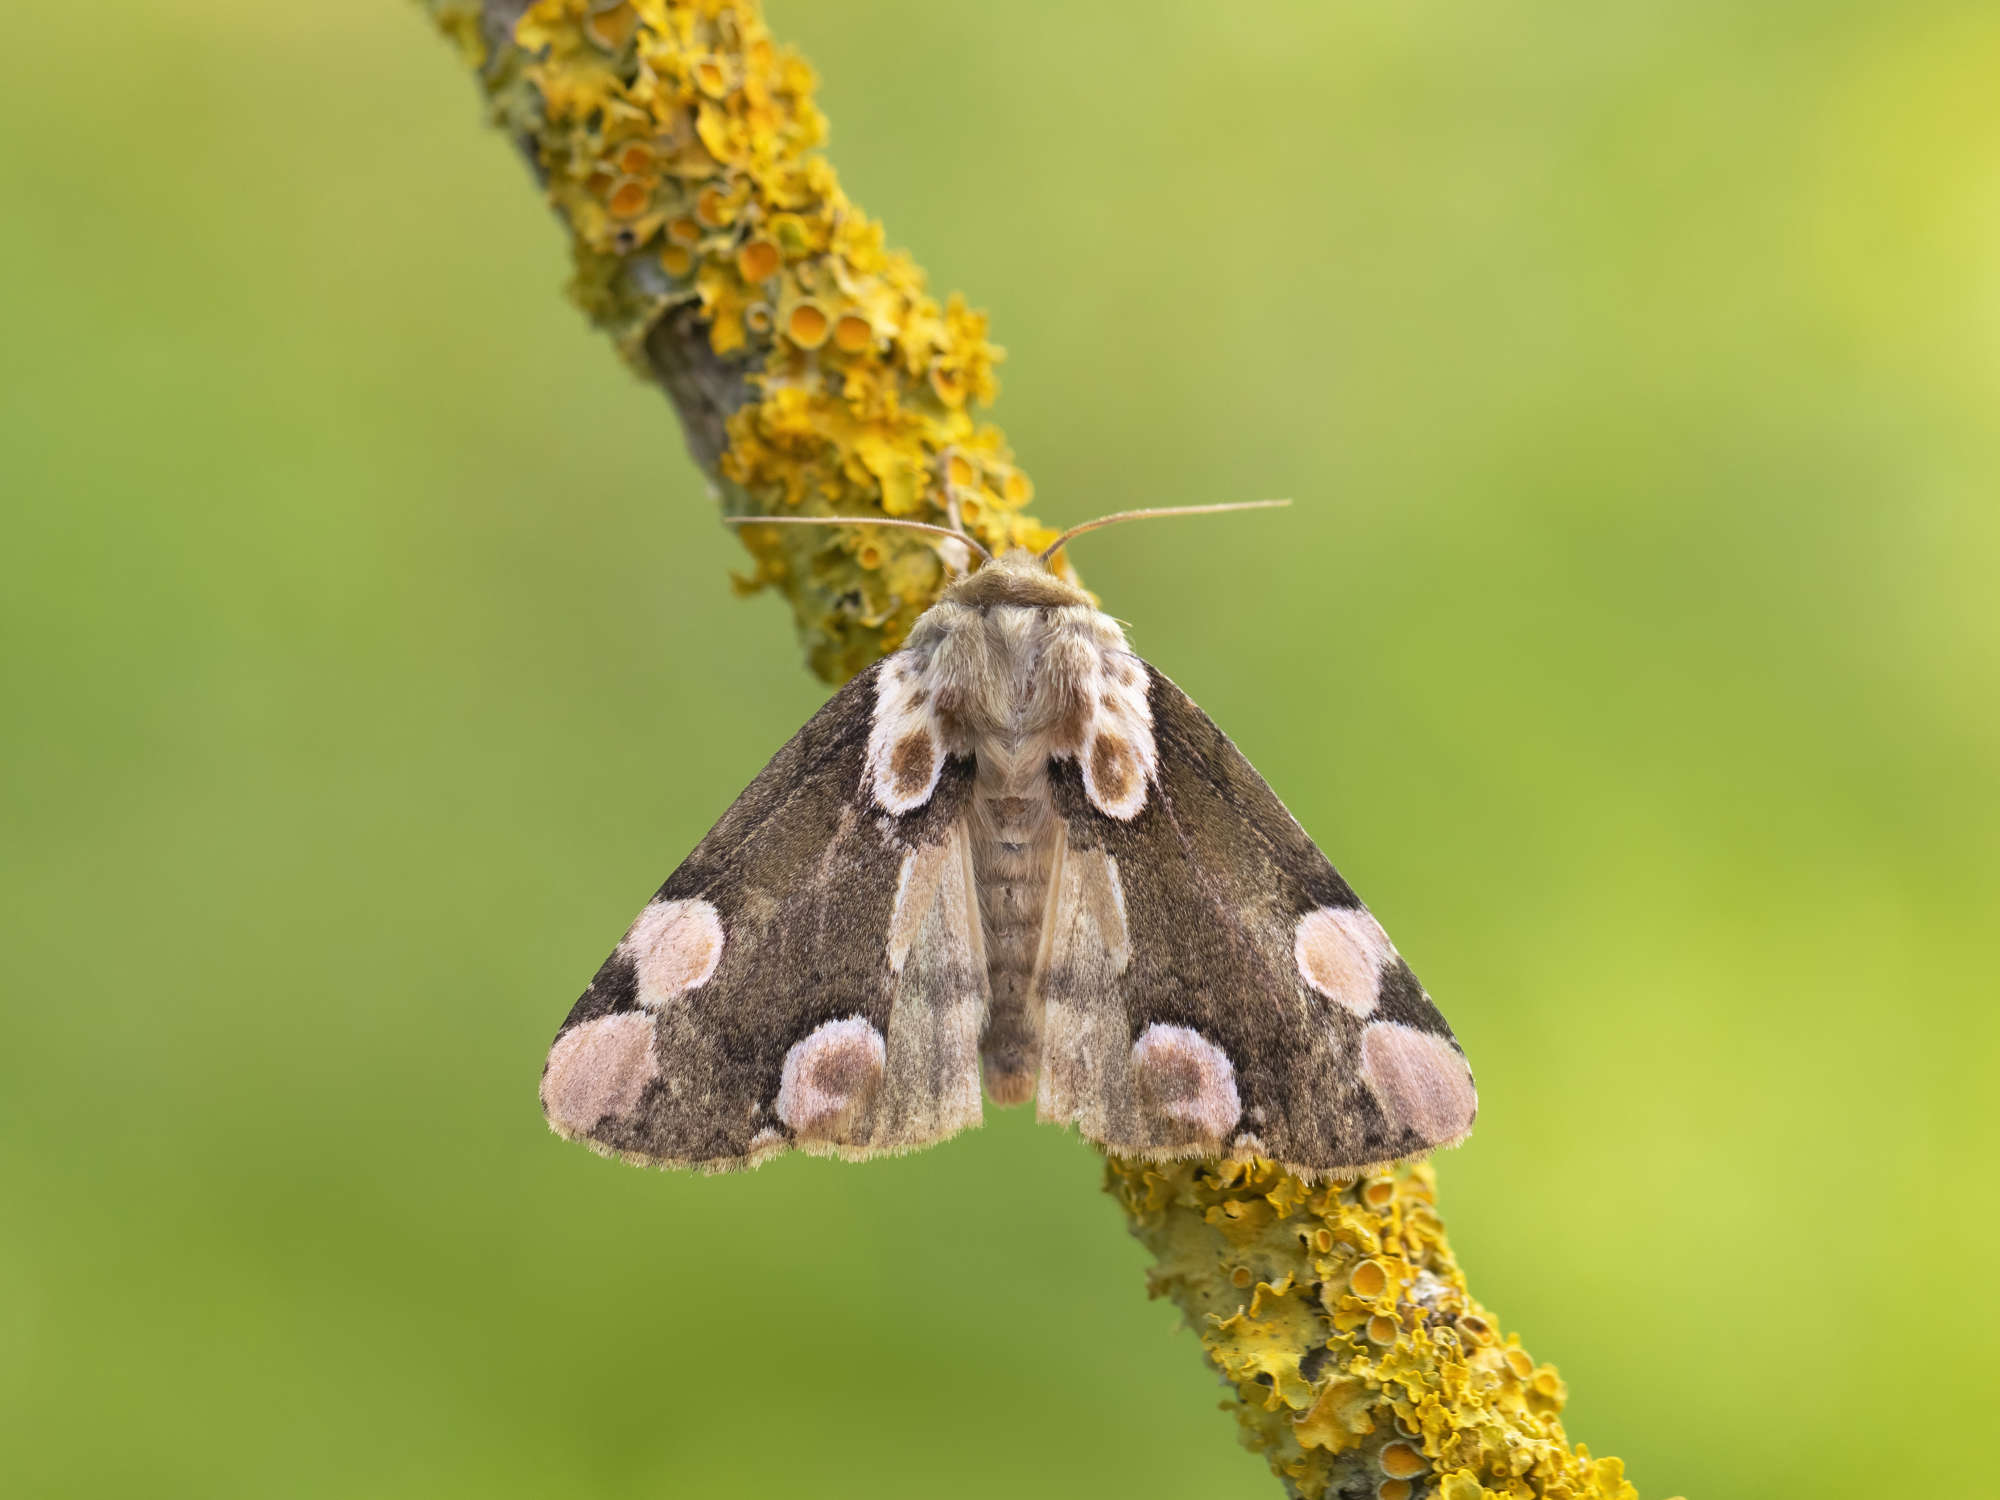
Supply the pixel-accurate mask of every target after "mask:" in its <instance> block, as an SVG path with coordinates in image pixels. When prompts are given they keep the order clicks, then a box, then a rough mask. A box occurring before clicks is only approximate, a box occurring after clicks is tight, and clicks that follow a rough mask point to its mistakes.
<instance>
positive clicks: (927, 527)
mask: <svg viewBox="0 0 2000 1500" xmlns="http://www.w3.org/2000/svg"><path fill="white" fill-rule="evenodd" d="M722 524H723V525H724V526H900V527H902V528H903V530H905V531H928V532H932V533H934V534H935V535H937V536H947V537H950V538H951V539H952V540H953V541H954V542H963V543H965V545H966V546H968V547H970V548H971V549H972V550H973V551H974V552H977V553H978V554H979V555H980V556H981V557H983V558H985V559H986V560H987V561H988V562H992V561H993V554H992V553H991V552H988V551H987V550H986V549H985V548H984V547H982V546H980V545H979V543H977V542H975V541H974V540H973V539H972V538H971V537H969V536H967V535H966V534H965V533H964V532H962V531H953V530H952V529H951V528H950V527H948V526H933V525H931V524H930V522H928V521H897V520H892V519H888V518H885V517H882V516H724V517H723V518H722Z"/></svg>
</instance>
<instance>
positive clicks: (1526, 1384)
mask: <svg viewBox="0 0 2000 1500" xmlns="http://www.w3.org/2000/svg"><path fill="white" fill-rule="evenodd" d="M1106 1185H1107V1187H1108V1188H1109V1190H1110V1191H1111V1193H1112V1194H1113V1196H1115V1197H1116V1198H1117V1199H1118V1201H1119V1203H1120V1204H1121V1205H1122V1206H1123V1207H1124V1209H1125V1211H1126V1212H1127V1214H1129V1215H1130V1216H1131V1220H1132V1227H1133V1232H1134V1233H1135V1234H1137V1235H1138V1237H1139V1238H1140V1239H1141V1240H1142V1241H1143V1242H1144V1243H1145V1245H1146V1248H1147V1249H1148V1250H1150V1251H1151V1252H1152V1254H1153V1256H1154V1259H1155V1262H1156V1264H1155V1268H1154V1270H1153V1272H1152V1274H1151V1277H1150V1281H1151V1289H1152V1291H1153V1293H1154V1295H1156V1296H1166V1297H1171V1298H1172V1299H1173V1300H1174V1301H1175V1302H1176V1303H1178V1304H1179V1305H1180V1307H1181V1310H1182V1311H1183V1313H1185V1314H1186V1316H1187V1320H1188V1322H1189V1324H1190V1325H1192V1326H1193V1327H1194V1329H1195V1331H1196V1332H1197V1333H1198V1334H1200V1336H1201V1341H1202V1346H1203V1348H1204V1349H1205V1350H1206V1351H1207V1354H1208V1357H1209V1360H1210V1361H1211V1362H1212V1363H1213V1364H1214V1365H1215V1367H1216V1369H1217V1370H1218V1371H1220V1372H1221V1374H1222V1375H1223V1377H1224V1378H1225V1380H1226V1381H1227V1382H1228V1383H1229V1384H1230V1385H1232V1386H1233V1387H1234V1389H1235V1394H1234V1396H1233V1397H1232V1399H1230V1400H1229V1401H1228V1402H1226V1403H1225V1406H1226V1408H1227V1409H1229V1410H1231V1411H1233V1412H1234V1413H1235V1415H1236V1419H1237V1422H1238V1425H1239V1433H1240V1435H1241V1437H1242V1438H1243V1441H1244V1443H1245V1444H1246V1445H1247V1446H1249V1447H1251V1448H1253V1449H1255V1450H1257V1451H1258V1452H1261V1453H1262V1454H1263V1455H1264V1457H1265V1458H1266V1460H1267V1461H1268V1462H1269V1463H1270V1465H1271V1469H1272V1471H1273V1473H1275V1474H1276V1475H1278V1476H1279V1477H1280V1478H1281V1479H1283V1480H1284V1482H1285V1484H1286V1486H1287V1488H1288V1489H1289V1490H1290V1491H1291V1492H1292V1493H1293V1494H1295V1495H1298V1496H1300V1497H1302V1500H1320V1497H1321V1496H1325V1495H1330V1494H1355V1493H1373V1494H1376V1495H1378V1496H1388V1497H1391V1500H1393V1497H1396V1496H1404V1497H1407V1496H1410V1495H1413V1494H1415V1493H1418V1492H1419V1491H1421V1492H1423V1493H1427V1494H1428V1493H1432V1492H1433V1488H1432V1487H1433V1486H1435V1491H1434V1492H1435V1493H1437V1494H1438V1495H1441V1496H1453V1497H1460V1500H1497V1497H1503V1496H1504V1497H1510V1500H1530V1497H1546V1500H1636V1496H1637V1491H1635V1490H1634V1489H1633V1488H1632V1486H1631V1485H1630V1484H1628V1483H1627V1482H1626V1480H1625V1476H1624V1467H1623V1465H1621V1464H1619V1463H1618V1462H1617V1461H1616V1460H1615V1459H1604V1460H1593V1459H1592V1458H1591V1457H1590V1454H1589V1451H1588V1450H1587V1449H1585V1448H1583V1447H1581V1446H1575V1447H1572V1446H1571V1444H1570V1442H1569V1440H1568V1438H1567V1437H1566V1436H1565V1434H1564V1432H1563V1427H1562V1420H1561V1417H1560V1415H1559V1414H1560V1412H1561V1410H1562V1406H1563V1401H1564V1397H1565V1394H1566V1393H1565V1392H1564V1390H1563V1388H1562V1383H1561V1381H1560V1380H1559V1379H1558V1378H1557V1377H1556V1374H1555V1371H1554V1370H1553V1369H1552V1368H1551V1367H1549V1366H1546V1365H1538V1364H1536V1363H1535V1361H1534V1360H1533V1359H1531V1358H1530V1357H1529V1356H1528V1355H1527V1353H1526V1352H1525V1351H1524V1350H1522V1349H1521V1348H1520V1347H1519V1345H1518V1344H1515V1343H1510V1344H1509V1345H1507V1346H1506V1347H1504V1348H1496V1347H1494V1344H1493V1333H1492V1329H1493V1327H1494V1326H1495V1325H1494V1320H1493V1317H1492V1315H1491V1314H1490V1313H1488V1312H1487V1311H1486V1310H1485V1309H1484V1308H1482V1307H1480V1306H1479V1304H1478V1303H1477V1302H1475V1301H1474V1300H1473V1298H1472V1295H1471V1293H1470V1292H1469V1291H1467V1289H1466V1285H1465V1278H1464V1276H1463V1275H1462V1274H1461V1273H1460V1271H1459V1268H1458V1263H1457V1261H1456V1260H1455V1259H1454V1258H1453V1256H1452V1253H1451V1248H1450V1246H1449V1245H1448V1244H1447V1242H1446V1240H1445V1235H1444V1226H1443V1225H1442V1224H1441V1223H1440V1222H1439V1220H1438V1217H1437V1213H1436V1207H1435V1178H1434V1175H1433V1173H1432V1170H1431V1168H1430V1167H1429V1166H1427V1165H1426V1166H1416V1167H1409V1168H1403V1169H1400V1170H1398V1171H1395V1172H1388V1173H1380V1174H1377V1175H1374V1176H1371V1177H1367V1178H1363V1179H1361V1180H1359V1181H1357V1182H1346V1183H1341V1182H1336V1183H1326V1184H1317V1185H1315V1184H1307V1183H1303V1182H1301V1181H1299V1180H1298V1179H1297V1178H1295V1177H1292V1176H1291V1175H1289V1174H1288V1173H1286V1172H1285V1171H1283V1170H1282V1169H1281V1168H1279V1167H1277V1166H1275V1165H1273V1164H1271V1163H1267V1162H1257V1163H1252V1164H1248V1165H1245V1164H1242V1163H1227V1164H1217V1163H1212V1162H1208V1163H1204V1162H1178V1163H1164V1164H1163V1163H1159V1162H1143V1161H1128V1160H1125V1159H1123V1158H1118V1157H1113V1158H1111V1160H1110V1163H1109V1169H1108V1173H1107V1179H1106ZM1246 1286H1254V1291H1252V1292H1250V1293H1248V1294H1247V1295H1246V1290H1245V1289H1246ZM1430 1476H1435V1478H1432V1477H1430ZM1398 1486H1401V1488H1398Z"/></svg>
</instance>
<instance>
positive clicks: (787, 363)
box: [426, 0, 1055, 681]
mask: <svg viewBox="0 0 2000 1500" xmlns="http://www.w3.org/2000/svg"><path fill="white" fill-rule="evenodd" d="M426 3H427V6H428V9H429V10H430V11H431V13H432V14H433V16H435V17H436V19H437V21H438V23H439V25H440V26H441V27H442V28H443V29H444V30H445V31H446V33H447V34H449V35H450V36H451V37H453V38H454V39H455V40H456V41H457V42H458V44H459V46H460V48H461V50H462V51H463V52H464V54H465V56H466V58H467V60H468V61H469V62H471V63H472V64H473V66H474V67H475V68H476V69H477V70H478V74H479V78H480V81H481V83H482V84H483V85H484V87H485V90H486V97H487V101H488V103H489V105H490V107H491V111H492V115H493V119H494V122H495V123H496V124H497V125H499V126H500V127H501V128H502V129H503V130H505V131H506V132H507V134H508V135H510V136H511V137H513V138H514V139H515V140H516V141H517V142H518V143H519V144H520V146H521V148H522V150H523V151H524V152H525V153H526V154H527V156H528V159H529V161H530V162H531V163H532V164H533V166H534V168H535V171H536V175H537V177H538V178H539V179H540V181H541V183H542V185H543V187H544V188H545V189H546V191H547V193H548V196H549V202H550V204H551V206H552V207H553V208H554V209H555V210H556V213H557V215H558V216H559V217H560V218H561V220H562V221H563V223H564V224H565V225H566V226H567V227H568V229H569V232H570V237H571V248H572V252H573V255H574V263H575V274H574V276H573V278H572V282H571V291H572V294H573V295H574V297H575V298H576V300H577V302H578V303H579V304H580V305H581V306H582V308H583V310H584V311H585V312H586V313H588V314H589V315H590V318H591V320H592V321H593V322H594V323H596V324H597V326H598V327H600V328H602V329H604V330H605V331H606V332H607V333H609V334H610V335H611V336H612V339H613V340H614V341H615V342H616V344H617V346H618V349H619V352H620V353H622V354H623V355H624V356H625V358H626V360H627V362H628V363H630V364H631V365H632V367H633V368H634V369H635V370H637V371H638V373H639V374H640V375H641V376H643V377H644V378H646V379H648V380H650V381H653V382H654V383H656V384H658V385H659V386H660V387H662V388H663V389H664V390H665V391H666V393H667V395H668V397H669V398H670V399H671V400H672V401H673V403H674V407H675V409H676V410H677V411H678V412H679V414H680V418H681V427H682V431H683V432H684V433H685V435H686V438H687V443H688V447H689V449H690V450H691V452H692V453H693V455H694V458H695V461H696V462H697V463H699V464H700V465H701V467H702V468H703V470H704V471H706V472H707V474H708V475H709V477H710V478H711V479H712V480H714V481H715V483H716V485H717V487H718V489H719V491H720V493H721V498H722V505H723V507H724V509H725V510H726V511H727V512H728V513H729V514H732V515H778V514H789V515H823V516H869V515H879V516H895V517H903V518H908V519H916V520H929V521H934V522H940V523H941V522H944V521H945V520H947V518H948V516H949V515H950V514H951V513H952V512H953V511H956V513H957V515H958V516H959V518H960V519H961V520H962V522H963V524H964V526H965V528H966V529H967V530H968V531H970V532H971V533H972V534H973V535H974V536H976V537H978V538H979V539H980V540H981V541H982V542H983V543H985V544H986V545H987V546H988V547H989V548H990V549H993V550H996V551H997V550H999V549H1001V548H1004V547H1007V546H1013V545H1022V544H1025V545H1030V546H1033V545H1041V544H1046V543H1047V542H1049V541H1051V540H1053V539H1054V535H1055V533H1054V532H1052V531H1050V530H1048V529H1047V528H1045V527H1042V526H1039V525H1037V524H1036V523H1035V522H1034V521H1032V520H1030V519H1028V518H1027V517H1026V516H1024V515H1023V514H1022V513H1021V511H1022V507H1023V506H1024V505H1025V504H1026V503H1027V501H1028V499H1029V498H1030V496H1031V494H1032V493H1033V490H1032V486H1031V485H1030V484H1029V482H1028V477H1027V475H1026V474H1024V473H1022V472H1021V470H1020V469H1019V468H1018V467H1017V466H1016V465H1015V463H1014V461H1013V455H1012V454H1011V453H1009V452H1008V450H1007V447H1006V444H1005V442H1004V441H1003V440H1002V438H1001V435H1000V432H999V430H998V429H997V428H995V427H993V426H992V425H991V424H989V423H984V422H981V421H979V420H978V419H977V418H976V416H975V415H974V413H975V412H976V411H977V409H978V408H980V407H982V406H984V405H987V404H989V403H990V402H991V401H992V400H993V397H994V394H995V391H996V385H995V381H994V374H993V368H994V366H995V365H996V364H997V363H998V362H999V360H1000V358H1001V351H1000V350H999V349H997V348H995V347H994V346H993V344H992V343H991V342H990V341H989V340H988V339H987V336H986V318H985V315H984V314H982V313H977V312H974V311H972V310H971V309H969V308H968V307H966V305H965V304H964V303H963V302H962V301H960V300H959V299H958V298H957V297H952V298H950V299H948V300H947V301H946V302H945V303H944V304H943V305H940V304H939V303H938V301H937V300H936V299H935V298H934V297H932V296H931V295H930V294H929V293H928V292H927V291H926V290H925V287H924V276H923V272H922V271H921V270H919V269H918V268H917V266H916V264H915V263H914V262H913V261H912V260H911V259H910V258H909V256H907V255H905V254H903V253H902V252H901V251H895V250H889V249H887V248H885V246H884V243H883V235H882V226H881V225H880V224H878V223H876V222H875V221H874V220H872V219H870V218H869V217H868V216H867V215H866V214H864V213H862V212H861V211H860V210H859V209H857V208H856V207H855V206H854V205H853V204H852V203H850V202H849V201H848V200H847V197H846V195H845V194H844V193H842V192H841V190H840V183H839V180H838V179H837V178H836V177H835V175H834V171H833V168H832V167H831V166H830V165H828V163H827V161H826V159H825V158H824V157H823V156H821V155H819V154H818V151H817V148H818V146H819V145H820V143H821V141H822V140H823V139H824V136H825V133H826V125H825V121H824V120H823V119H822V118H821V116H820V113H819V111H818V109H817V108H815V107H814V105H813V101H812V86H813V75H812V70H811V69H810V68H809V67H807V65H806V64H805V63H804V62H803V61H802V60H801V59H800V58H799V57H798V56H796V55H795V54H794V53H792V52H791V51H789V50H787V49H783V48H780V47H779V46H777V44H776V43H775V42H774V41H773V40H772V38H771V35H770V31H769V28H768V27H766V25H765V24H764V19H763V16H762V14H761V12H760V9H759V7H758V6H757V5H756V4H754V3H750V0H699V3H688V0H614V3H610V4H605V3H602V0H537V3H534V4H523V3H521V0H483V3H482V0H426ZM742 535H743V540H744V543H745V545H746V546H747V547H748V548H749V550H750V553H751V557H752V560H753V564H754V566H753V570H752V571H751V572H750V573H749V574H748V575H747V576H743V577H741V578H739V583H740V584H741V585H742V586H743V587H744V588H745V589H746V590H755V589H761V588H770V589H774V590H776V591H777V592H779V593H782V594H783V595H784V596H785V597H786V599H788V600H789V601H790V603H791V605H792V609H793V612H794V614H795V616H796V618H797V622H798V629H799V633H800V636H801V638H802V640H803V641H804V644H805V648H806V655H807V659H808V660H809V661H810V662H811V664H812V667H813V669H814V670H815V671H816V672H818V673H819V674H820V675H821V676H823V677H826V678H828V679H830V680H833V681H840V680H842V679H844V678H846V677H849V676H851V675H853V674H854V673H855V672H857V671H859V670H860V669H861V668H862V667H864V666H866V665H867V664H868V663H869V662H871V661H873V660H874V659H875V658H876V657H877V656H879V655H881V654H882V653H883V652H884V651H888V650H892V649H894V648H895V647H896V646H897V645H899V644H900V643H901V642H902V639H903V637H904V636H905V635H906V634H907V633H908V631H909V628H910V626H911V625H912V624H913V623H915V621H916V618H917V616H918V615H919V614H921V613H922V612H923V611H924V609H925V608H926V607H927V606H928V605H929V604H930V602H931V600H932V599H933V597H935V595H936V593H937V591H938V589H939V588H940V587H941V585H942V583H943V581H944V577H945V570H946V559H944V558H941V557H940V555H939V552H940V549H939V546H938V544H937V543H936V542H934V541H929V540H924V539H921V537H920V536H919V534H917V533H912V532H907V531H900V530H897V529H895V528H867V527H852V528H848V527H829V528H818V527H798V526H788V527H779V526H772V527H767V528H761V529H760V528H754V527H752V528H745V529H744V530H743V533H742ZM952 549H953V544H951V543H946V544H945V548H944V550H945V552H946V553H947V554H949V553H950V552H951V550H952Z"/></svg>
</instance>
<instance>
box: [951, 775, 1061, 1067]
mask: <svg viewBox="0 0 2000 1500" xmlns="http://www.w3.org/2000/svg"><path fill="white" fill-rule="evenodd" d="M1007 759H1008V757H1006V756H1004V755H1003V754H997V753H993V752H991V751H989V753H987V754H985V755H982V756H980V758H979V772H978V776H977V778H976V779H975V781H974V785H973V797H972V837H973V843H972V869H973V878H974V879H975V880H976V881H977V882H978V886H979V905H980V913H981V917H982V921H983V923H984V927H985V938H986V972H987V984H988V988H989V990H990V992H991V995H992V1006H991V1009H990V1010H989V1011H988V1012H987V1020H986V1029H985V1032H984V1034H983V1036H982V1037H981V1039H980V1057H981V1061H982V1063H983V1065H984V1071H985V1075H986V1092H987V1093H988V1095H990V1096H991V1097H992V1099H993V1102H994V1103H996V1104H1025V1103H1026V1102H1027V1101H1028V1100H1029V1099H1031V1098H1033V1097H1034V1092H1035V1075H1036V1070H1037V1067H1038V1064H1039V1061H1040V1058H1041V1018H1040V1015H1039V1014H1038V1007H1037V1006H1036V1005H1035V1003H1034V998H1033V984H1034V974H1035V959H1036V955H1037V954H1038V953H1039V952H1040V949H1041V934H1042V920H1043V912H1044V910H1045V908H1046V906H1047V904H1048V889H1049V873H1050V866H1051V864H1052V863H1053V860H1054V855H1055V833H1056V826H1057V825H1056V821H1055V809H1054V805H1053V804H1052V802H1051V801H1050V798H1049V787H1048V774H1047V771H1046V769H1045V767H1044V766H1043V764H1042V763H1041V762H1040V761H1039V760H1036V761H1034V762H1033V763H1032V764H1031V765H1029V766H1023V767H1019V768H1018V769H1016V768H1014V767H1011V766H1009V765H1008V764H1006V761H1007Z"/></svg>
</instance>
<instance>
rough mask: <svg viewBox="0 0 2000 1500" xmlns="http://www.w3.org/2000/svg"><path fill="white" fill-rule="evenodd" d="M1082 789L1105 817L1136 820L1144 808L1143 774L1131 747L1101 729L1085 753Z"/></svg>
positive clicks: (1144, 782) (1144, 780) (1144, 771)
mask: <svg viewBox="0 0 2000 1500" xmlns="http://www.w3.org/2000/svg"><path fill="white" fill-rule="evenodd" d="M1083 789H1084V791H1085V792H1087V793H1088V794H1089V796H1090V800H1091V802H1092V803H1093V804H1094V805H1095V806H1096V808H1097V810H1098V811H1099V812H1101V813H1103V814H1104V815H1105V816H1106V817H1111V818H1117V819H1119V820H1120V821H1124V820H1126V819H1129V818H1135V817H1137V816H1138V815H1139V810H1140V809H1141V808H1143V807H1144V806H1145V805H1146V770H1145V767H1144V766H1143V765H1142V764H1141V763H1140V760H1139V757H1138V755H1137V754H1136V753H1135V752H1134V751H1133V748H1132V746H1131V745H1129V744H1128V743H1126V742H1125V741H1124V740H1123V739H1121V738H1120V737H1119V736H1118V735H1116V734H1114V733H1112V732H1111V731H1110V730H1108V729H1102V728H1100V729H1099V730H1098V731H1097V732H1096V734H1094V735H1093V736H1092V737H1091V740H1090V744H1089V745H1088V746H1087V747H1086V750H1085V753H1084V760H1083Z"/></svg>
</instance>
